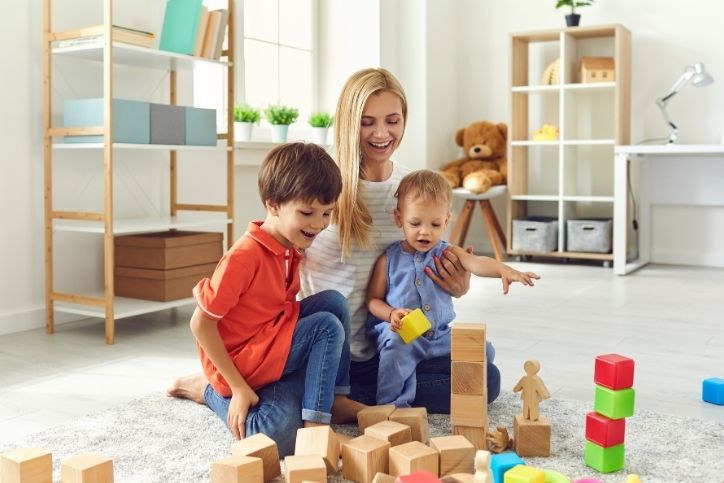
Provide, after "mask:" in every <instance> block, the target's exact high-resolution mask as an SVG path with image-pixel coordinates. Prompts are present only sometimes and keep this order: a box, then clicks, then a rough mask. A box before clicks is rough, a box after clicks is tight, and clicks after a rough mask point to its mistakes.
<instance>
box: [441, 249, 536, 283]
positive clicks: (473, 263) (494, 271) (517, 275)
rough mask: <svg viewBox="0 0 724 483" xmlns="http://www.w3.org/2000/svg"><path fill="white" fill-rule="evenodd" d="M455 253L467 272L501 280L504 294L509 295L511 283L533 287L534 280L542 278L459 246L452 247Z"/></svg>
mask: <svg viewBox="0 0 724 483" xmlns="http://www.w3.org/2000/svg"><path fill="white" fill-rule="evenodd" d="M451 249H452V250H453V253H455V255H457V256H458V258H459V259H460V262H461V263H462V265H463V267H464V268H465V270H469V271H470V272H472V273H474V274H475V275H477V276H478V277H493V278H500V279H502V281H503V293H505V294H507V293H508V288H509V287H510V284H511V282H520V283H522V284H523V285H528V286H530V287H532V286H533V285H535V284H534V280H538V279H540V276H539V275H538V274H536V273H533V272H519V271H518V270H515V269H514V268H511V267H509V266H508V265H506V264H504V263H501V262H499V261H497V260H495V259H493V258H490V257H484V256H477V255H473V254H472V253H468V252H466V251H465V250H463V249H462V248H460V247H458V246H452V247H451Z"/></svg>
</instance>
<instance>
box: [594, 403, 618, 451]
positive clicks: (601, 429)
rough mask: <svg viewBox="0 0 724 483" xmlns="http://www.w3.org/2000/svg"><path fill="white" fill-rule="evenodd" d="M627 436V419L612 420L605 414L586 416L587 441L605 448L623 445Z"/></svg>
mask: <svg viewBox="0 0 724 483" xmlns="http://www.w3.org/2000/svg"><path fill="white" fill-rule="evenodd" d="M625 434H626V419H625V418H621V419H610V418H607V417H606V416H604V415H603V414H598V413H595V412H591V413H588V414H586V439H587V440H588V441H590V442H591V443H595V444H597V445H599V446H601V447H603V448H609V447H611V446H616V445H617V444H621V443H623V440H624V436H625Z"/></svg>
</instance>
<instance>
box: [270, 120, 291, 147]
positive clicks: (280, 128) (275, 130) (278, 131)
mask: <svg viewBox="0 0 724 483" xmlns="http://www.w3.org/2000/svg"><path fill="white" fill-rule="evenodd" d="M288 131H289V125H287V124H272V125H271V139H272V142H274V143H285V142H287V132H288Z"/></svg>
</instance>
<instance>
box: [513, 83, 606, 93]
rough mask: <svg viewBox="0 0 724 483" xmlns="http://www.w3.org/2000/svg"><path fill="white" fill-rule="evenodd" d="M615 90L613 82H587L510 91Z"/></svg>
mask: <svg viewBox="0 0 724 483" xmlns="http://www.w3.org/2000/svg"><path fill="white" fill-rule="evenodd" d="M615 88H616V83H615V82H589V83H585V84H583V83H580V82H576V83H572V84H550V85H534V86H514V87H512V88H511V90H512V91H513V92H514V93H516V94H518V93H520V94H536V93H550V92H555V93H557V92H560V91H561V90H563V91H599V90H610V91H613V90H614V89H615Z"/></svg>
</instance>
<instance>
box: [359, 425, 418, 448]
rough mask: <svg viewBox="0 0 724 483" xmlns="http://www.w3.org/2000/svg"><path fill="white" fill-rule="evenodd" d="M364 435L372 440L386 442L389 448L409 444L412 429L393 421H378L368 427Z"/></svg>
mask: <svg viewBox="0 0 724 483" xmlns="http://www.w3.org/2000/svg"><path fill="white" fill-rule="evenodd" d="M365 434H366V435H367V436H371V437H373V438H377V439H381V440H382V441H388V442H389V443H390V446H397V445H400V444H405V443H409V442H410V441H412V428H410V427H409V426H408V425H406V424H402V423H398V422H395V421H380V422H379V423H376V424H373V425H372V426H368V427H367V429H365Z"/></svg>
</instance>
